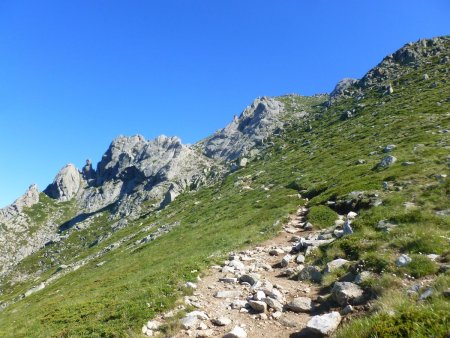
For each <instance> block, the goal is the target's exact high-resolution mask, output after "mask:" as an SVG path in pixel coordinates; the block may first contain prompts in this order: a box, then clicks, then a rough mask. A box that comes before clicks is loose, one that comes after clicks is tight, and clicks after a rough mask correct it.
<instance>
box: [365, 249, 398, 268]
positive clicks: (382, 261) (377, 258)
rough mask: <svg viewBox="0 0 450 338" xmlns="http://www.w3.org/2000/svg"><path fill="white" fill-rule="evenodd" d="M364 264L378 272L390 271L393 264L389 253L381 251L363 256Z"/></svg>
mask: <svg viewBox="0 0 450 338" xmlns="http://www.w3.org/2000/svg"><path fill="white" fill-rule="evenodd" d="M362 260H363V263H364V266H365V268H366V269H367V270H369V271H373V272H376V273H382V272H384V271H389V270H390V266H391V265H392V263H391V259H390V257H389V256H388V255H386V254H383V253H379V252H369V253H366V254H364V255H363V256H362Z"/></svg>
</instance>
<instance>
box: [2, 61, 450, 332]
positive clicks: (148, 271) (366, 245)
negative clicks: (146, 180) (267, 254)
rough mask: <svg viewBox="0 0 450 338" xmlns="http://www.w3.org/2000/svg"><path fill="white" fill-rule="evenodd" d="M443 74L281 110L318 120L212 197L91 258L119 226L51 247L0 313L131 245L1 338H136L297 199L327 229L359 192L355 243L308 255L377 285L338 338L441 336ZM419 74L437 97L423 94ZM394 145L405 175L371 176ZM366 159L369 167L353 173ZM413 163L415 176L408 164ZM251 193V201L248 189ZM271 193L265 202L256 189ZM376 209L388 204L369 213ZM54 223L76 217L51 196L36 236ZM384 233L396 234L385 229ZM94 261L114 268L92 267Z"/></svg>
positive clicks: (61, 287) (266, 233)
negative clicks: (401, 262) (56, 217)
mask: <svg viewBox="0 0 450 338" xmlns="http://www.w3.org/2000/svg"><path fill="white" fill-rule="evenodd" d="M447 68H448V65H446V64H441V63H440V62H439V60H437V59H436V60H433V63H431V64H427V65H425V66H423V67H420V68H417V69H413V70H411V72H410V73H409V74H407V75H405V76H403V77H401V78H399V79H398V80H397V81H396V82H395V83H394V88H395V91H394V93H393V94H391V95H388V96H386V95H384V94H383V93H382V92H381V91H380V90H378V89H376V88H373V89H368V90H365V91H364V93H363V94H364V95H362V96H361V98H359V99H357V98H348V99H343V100H341V101H339V102H338V103H336V104H335V105H333V106H331V107H329V108H325V106H324V105H322V103H323V102H324V100H325V97H323V96H318V97H314V98H305V97H302V96H284V97H281V98H279V100H281V101H282V102H284V103H285V105H286V107H287V109H289V110H290V112H291V113H292V114H291V116H295V113H296V112H298V111H300V110H306V111H308V112H309V114H310V118H309V119H307V120H303V119H296V120H289V124H288V126H287V127H286V130H285V131H284V132H283V133H281V134H280V135H279V136H273V137H272V138H271V140H268V141H270V142H273V143H274V146H273V147H272V148H270V150H269V151H267V152H266V153H264V154H263V155H262V159H260V160H257V161H254V162H251V163H250V164H249V165H248V166H247V167H246V168H244V169H241V170H238V171H236V172H234V173H232V174H230V175H229V176H227V177H226V179H225V180H224V181H223V182H219V183H216V184H215V185H214V186H212V187H206V188H202V189H200V190H199V191H197V192H187V193H184V194H182V195H180V196H179V197H178V198H177V199H176V200H175V201H174V202H173V203H171V204H170V205H169V206H168V207H167V208H166V209H164V210H163V211H161V212H151V213H148V214H145V216H143V217H142V218H140V219H137V220H133V221H130V222H129V225H128V226H127V227H125V228H123V229H120V230H118V231H117V232H115V233H113V235H112V236H111V237H109V238H106V239H104V240H103V241H101V242H99V243H98V244H96V245H94V246H89V244H91V243H93V241H95V239H96V238H97V237H98V236H99V235H100V234H101V233H102V231H103V229H104V228H106V227H110V226H111V223H112V221H111V220H110V219H109V213H108V212H105V213H104V214H102V215H100V216H98V217H97V218H96V219H95V220H94V221H93V223H92V224H91V226H90V227H89V228H88V229H83V230H80V231H73V232H71V233H70V235H69V238H68V240H67V241H66V243H65V244H64V247H63V246H61V245H59V244H54V245H51V246H49V247H46V248H43V249H42V250H40V251H39V252H37V253H36V254H34V255H32V256H30V257H29V258H27V259H26V260H24V262H23V263H22V264H21V265H20V266H19V269H23V271H24V272H25V271H31V272H36V270H38V269H40V268H41V267H42V269H43V270H44V271H45V272H44V273H43V274H41V275H39V276H38V277H37V278H36V280H34V281H33V282H26V283H15V284H13V283H10V284H7V285H6V286H5V287H4V292H3V293H2V294H0V302H4V301H10V300H12V299H16V298H17V297H19V296H20V295H21V294H22V293H24V292H25V291H26V290H27V289H28V288H29V287H30V286H31V283H32V285H37V284H38V283H39V282H41V281H43V280H45V279H46V278H47V277H48V276H50V275H51V274H53V273H55V272H56V269H57V267H58V265H59V264H62V263H63V262H76V261H78V260H79V259H81V258H84V257H86V256H87V255H89V254H93V253H95V252H98V251H99V250H101V249H104V248H107V247H108V246H109V245H111V244H112V243H114V242H116V241H118V240H120V239H123V238H126V236H129V238H128V239H127V240H126V241H125V243H124V244H123V245H122V246H121V247H120V248H119V249H117V250H111V251H110V252H108V253H106V254H105V255H104V256H103V257H102V258H100V259H97V260H94V261H92V262H90V263H88V264H87V265H85V266H83V267H81V268H79V269H78V270H77V271H74V272H71V273H69V274H67V275H65V276H63V277H61V278H60V279H58V280H57V281H55V282H54V283H52V284H50V285H49V286H48V287H46V288H45V289H44V290H42V291H40V292H37V293H35V294H33V295H31V296H30V297H27V298H25V299H23V300H21V301H19V302H17V303H15V304H13V305H11V306H9V307H8V308H6V309H5V310H4V311H3V312H0V336H2V337H13V336H14V337H33V336H34V337H69V336H70V337H73V336H89V337H117V336H136V335H138V332H139V330H140V326H141V324H142V323H144V322H145V321H146V320H148V319H149V318H151V317H153V316H154V315H155V314H157V313H159V312H161V311H164V310H167V309H169V308H173V307H174V305H175V303H176V300H177V299H178V298H179V297H180V296H181V295H182V290H181V289H180V285H181V283H182V282H183V281H186V280H193V279H194V278H195V276H196V275H197V274H198V272H197V271H202V270H203V269H204V268H206V267H207V266H208V265H209V264H212V263H214V262H217V261H219V260H220V259H222V258H223V255H224V254H225V253H226V252H228V251H230V250H236V249H239V248H245V247H246V246H249V245H254V244H256V243H258V242H261V241H262V240H264V239H267V238H269V237H271V236H273V235H274V234H275V233H276V232H277V231H278V230H279V228H280V225H281V222H282V221H283V220H285V219H286V217H287V216H288V214H289V213H292V212H294V211H295V210H296V208H297V207H298V205H299V204H302V203H305V201H304V200H300V199H298V197H297V193H300V194H301V195H302V196H303V197H307V198H308V199H309V205H310V206H311V209H310V212H309V214H308V220H309V221H310V222H311V223H312V224H313V225H314V226H315V227H316V228H323V227H328V226H330V225H332V224H333V223H334V220H335V219H336V211H338V212H342V210H339V209H336V211H334V210H332V209H330V207H329V206H328V204H327V201H330V200H331V201H340V200H342V201H346V200H349V199H350V197H349V196H352V195H351V193H352V192H355V191H360V192H364V196H363V197H361V198H359V200H357V201H356V200H355V201H354V202H351V203H354V206H353V207H352V208H354V209H357V210H356V211H357V212H358V218H357V219H356V220H355V221H354V222H353V224H352V226H353V229H354V230H355V233H354V234H352V235H349V236H346V237H344V238H341V239H339V240H336V241H335V242H333V243H331V244H330V245H327V246H326V247H323V248H321V250H320V251H318V252H317V253H315V256H314V259H315V260H317V262H318V263H319V264H322V265H324V264H325V263H326V262H328V261H330V260H332V259H335V258H337V257H340V258H345V259H348V260H351V261H353V262H354V263H358V264H360V266H361V267H363V268H364V269H367V270H369V271H372V272H373V273H374V277H373V278H372V279H369V280H368V281H365V282H364V287H365V288H366V289H367V290H369V291H372V293H373V295H374V298H373V299H372V301H371V302H372V304H373V309H372V310H371V312H370V313H369V314H367V315H366V316H363V317H360V318H356V319H354V320H352V321H350V322H348V323H346V324H345V325H343V327H342V328H341V329H340V330H339V331H338V333H337V336H338V337H367V338H368V337H406V336H411V337H430V336H431V337H442V336H445V334H447V333H448V327H449V323H448V313H450V308H449V302H448V300H446V299H444V298H443V296H442V295H441V294H440V293H439V290H443V289H445V288H447V287H448V285H449V278H448V272H447V273H444V272H442V271H441V272H439V270H438V263H435V262H432V261H431V260H430V259H428V258H427V257H426V256H425V254H430V253H433V254H439V255H441V257H443V258H441V261H440V262H439V263H445V262H447V263H448V261H449V260H450V253H449V240H448V238H449V237H450V231H449V230H450V218H449V217H448V216H446V217H445V216H442V215H439V214H437V213H436V212H437V211H441V210H446V209H448V208H449V206H448V205H449V204H448V196H449V194H450V185H449V180H448V179H441V178H439V176H438V175H439V174H443V173H446V172H447V171H448V149H447V148H446V146H448V134H445V133H444V132H442V129H443V127H444V126H448V125H449V122H450V121H449V115H448V111H449V109H450V102H449V100H448V93H449V92H450V83H449V81H448V72H447ZM424 73H428V74H429V75H430V77H432V81H433V82H437V83H439V86H437V87H436V88H431V87H430V85H429V83H425V82H424V80H423V74H424ZM438 103H439V104H438ZM352 107H358V109H357V111H356V113H355V116H354V117H352V118H350V119H347V120H342V119H341V114H342V113H343V112H345V111H347V110H349V109H351V108H352ZM387 144H395V145H396V148H395V149H394V150H393V151H392V153H391V154H392V155H394V156H395V157H396V158H397V162H396V163H395V164H393V165H392V166H391V167H389V168H386V169H382V170H380V169H376V165H377V163H379V161H380V160H381V158H383V156H385V154H384V153H383V152H382V149H383V148H384V146H386V145H387ZM374 152H375V153H374ZM370 154H373V155H370ZM358 159H363V160H365V162H363V163H361V164H357V163H356V161H357V160H358ZM405 161H409V162H414V164H413V165H408V166H405V165H402V162H405ZM243 180H245V182H246V184H248V185H249V186H250V188H251V190H250V189H246V190H244V189H242V190H241V186H240V184H239V182H241V181H243ZM269 184H270V186H271V188H270V189H269V190H268V191H266V190H264V189H263V188H262V186H268V185H269ZM373 200H380V201H381V204H380V205H378V204H377V206H373V205H371V204H370V203H371V201H373ZM351 203H350V204H349V205H352V204H351ZM336 208H338V207H336ZM56 210H60V217H61V218H60V220H61V222H63V221H65V220H67V219H68V218H70V216H69V215H70V210H71V206H70V203H68V204H67V205H65V206H64V205H62V204H59V205H56V204H54V203H53V202H52V201H50V200H46V198H45V197H44V198H42V199H41V202H40V203H39V205H38V206H37V207H33V208H31V210H29V211H28V216H29V217H30V218H33V219H35V220H36V224H42V223H43V222H45V220H46V215H45V213H46V212H49V213H50V212H51V213H54V212H55V211H56ZM44 211H45V212H44ZM380 221H387V222H390V223H392V224H394V225H395V227H393V228H392V229H390V230H389V231H385V230H382V229H380V228H379V227H378V224H379V222H380ZM176 222H178V223H177V224H179V225H177V226H175V227H174V229H173V230H172V231H171V232H169V233H168V234H165V235H163V236H161V237H160V238H158V239H156V240H154V241H151V242H148V243H145V244H139V245H138V244H136V242H137V241H139V240H141V239H142V238H143V237H145V236H147V235H148V234H150V233H151V232H153V231H155V229H157V228H158V227H160V226H163V225H166V224H174V223H176ZM150 225H153V227H151V228H150V230H147V231H143V229H145V227H147V226H150ZM141 230H142V232H141ZM402 253H408V254H409V255H410V257H411V258H412V262H411V263H410V264H409V265H407V266H406V267H402V268H398V267H397V266H396V265H395V259H396V258H397V257H398V256H399V255H400V254H402ZM51 257H57V259H56V260H53V261H52V260H51ZM40 261H42V262H43V263H40V264H38V262H40ZM100 261H105V262H106V263H105V264H104V265H101V266H97V265H96V264H97V263H99V262H100ZM45 269H48V270H45ZM344 272H345V270H344V269H339V270H337V271H336V272H334V273H333V274H330V275H329V276H327V277H326V278H325V279H324V281H323V284H324V285H329V284H331V283H332V282H333V280H334V279H336V278H339V277H341V276H343V274H344ZM404 274H407V275H410V276H412V277H414V278H424V277H426V278H427V280H429V281H433V280H434V281H435V288H436V290H437V291H436V293H435V295H434V296H433V297H431V299H426V300H424V301H418V300H417V299H414V298H408V297H407V296H406V292H405V285H404V284H403V283H402V279H401V278H403V276H404Z"/></svg>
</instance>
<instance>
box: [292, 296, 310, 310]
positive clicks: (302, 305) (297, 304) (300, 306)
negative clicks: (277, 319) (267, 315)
mask: <svg viewBox="0 0 450 338" xmlns="http://www.w3.org/2000/svg"><path fill="white" fill-rule="evenodd" d="M286 308H287V309H288V310H291V311H293V312H309V311H311V309H312V305H311V299H310V298H308V297H297V298H294V299H293V300H292V301H290V302H289V303H288V304H286Z"/></svg>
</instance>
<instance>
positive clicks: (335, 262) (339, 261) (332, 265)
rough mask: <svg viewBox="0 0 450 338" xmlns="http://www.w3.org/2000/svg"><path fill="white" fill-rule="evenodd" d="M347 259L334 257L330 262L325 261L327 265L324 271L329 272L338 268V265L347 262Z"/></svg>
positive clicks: (340, 265)
mask: <svg viewBox="0 0 450 338" xmlns="http://www.w3.org/2000/svg"><path fill="white" fill-rule="evenodd" d="M348 262H349V261H348V260H346V259H343V258H338V259H335V260H333V261H331V262H328V263H327V267H326V268H325V273H330V272H332V271H334V270H336V269H339V268H340V267H342V266H344V265H345V264H347V263H348Z"/></svg>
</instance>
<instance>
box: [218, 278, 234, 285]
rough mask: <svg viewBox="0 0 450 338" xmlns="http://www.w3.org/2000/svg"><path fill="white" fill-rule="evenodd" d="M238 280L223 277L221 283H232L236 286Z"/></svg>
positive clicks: (220, 279)
mask: <svg viewBox="0 0 450 338" xmlns="http://www.w3.org/2000/svg"><path fill="white" fill-rule="evenodd" d="M237 281H238V279H237V278H236V277H223V278H219V282H222V283H230V284H235V283H237Z"/></svg>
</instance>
